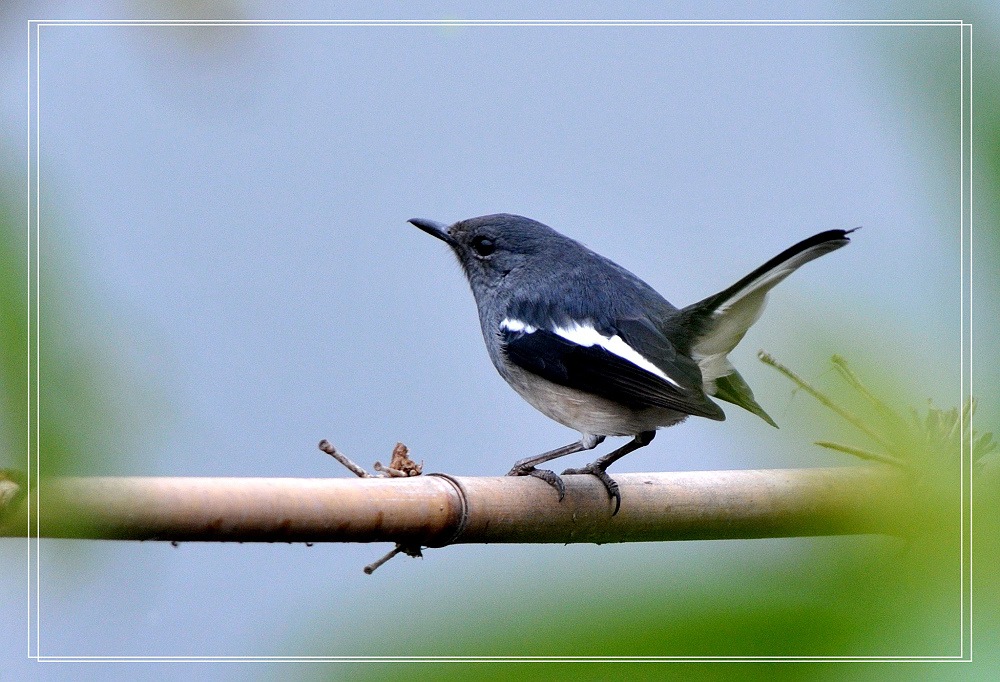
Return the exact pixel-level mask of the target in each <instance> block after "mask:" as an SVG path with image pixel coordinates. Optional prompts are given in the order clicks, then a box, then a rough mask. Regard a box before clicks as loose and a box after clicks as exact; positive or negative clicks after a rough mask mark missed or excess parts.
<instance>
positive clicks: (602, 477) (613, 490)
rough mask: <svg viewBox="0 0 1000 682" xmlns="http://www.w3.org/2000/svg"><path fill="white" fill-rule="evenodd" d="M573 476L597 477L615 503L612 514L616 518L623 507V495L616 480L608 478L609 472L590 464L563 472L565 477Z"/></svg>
mask: <svg viewBox="0 0 1000 682" xmlns="http://www.w3.org/2000/svg"><path fill="white" fill-rule="evenodd" d="M572 474H590V475H591V476H596V477H597V480H598V481H600V482H601V483H602V484H603V485H604V488H605V490H607V491H608V496H609V497H610V498H611V499H612V500H614V501H615V510H614V511H613V512H611V515H612V516H614V515H615V514H617V513H618V510H619V509H621V506H622V494H621V491H620V490H619V489H618V484H617V483H615V481H614V479H613V478H611V477H610V476H608V472H607V471H605V470H604V469H602V468H601V467H599V466H597V465H595V464H593V463H592V464H588V465H587V466H584V467H580V468H579V469H567V470H566V471H564V472H562V475H563V476H570V475H572Z"/></svg>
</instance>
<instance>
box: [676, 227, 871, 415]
mask: <svg viewBox="0 0 1000 682" xmlns="http://www.w3.org/2000/svg"><path fill="white" fill-rule="evenodd" d="M855 229H858V228H855ZM851 232H854V230H828V231H826V232H820V233H819V234H816V235H813V236H812V237H809V238H808V239H804V240H802V241H801V242H799V243H798V244H796V245H795V246H792V247H791V248H788V249H785V250H784V251H782V252H781V253H779V254H778V255H777V256H775V257H774V258H772V259H771V260H769V261H767V262H766V263H764V264H763V265H761V266H760V267H759V268H757V269H756V270H754V271H753V272H751V273H750V274H749V275H747V276H746V277H744V278H743V279H741V280H740V281H738V282H737V283H736V284H734V285H732V286H731V287H729V288H727V289H724V290H723V291H720V292H719V293H717V294H715V295H714V296H709V297H708V298H706V299H704V300H702V301H699V302H697V303H694V304H692V305H689V306H687V307H686V308H683V309H682V310H681V311H680V312H679V316H678V317H679V319H680V322H681V324H680V325H679V326H678V328H677V331H676V333H675V334H674V335H672V336H675V337H676V336H677V335H678V334H683V335H684V336H685V337H686V338H684V339H675V340H676V341H682V342H683V345H684V346H685V350H686V351H687V352H688V353H690V354H691V357H693V358H694V360H695V361H696V362H697V363H698V366H699V367H700V368H701V375H702V384H703V388H704V390H705V393H707V394H708V395H711V396H714V397H716V398H719V399H721V400H725V401H727V402H730V403H733V404H734V405H739V406H740V407H742V408H744V409H746V410H749V411H750V412H753V413H754V414H756V415H758V416H759V417H761V418H762V419H763V420H764V421H766V422H767V423H769V424H770V425H771V426H777V424H775V423H774V420H773V419H771V417H770V416H768V414H767V413H766V412H765V411H764V409H763V408H762V407H761V406H760V405H758V404H757V402H756V401H755V400H754V398H753V392H752V391H751V390H750V387H749V386H747V384H746V382H745V381H744V380H743V377H741V376H740V374H739V372H737V371H736V368H735V367H733V365H732V363H730V362H729V359H728V357H727V356H728V355H729V352H730V351H732V350H733V348H735V347H736V344H738V343H739V342H740V340H741V339H742V338H743V336H744V335H745V334H746V333H747V330H748V329H750V326H751V325H752V324H753V323H754V322H756V321H757V318H759V317H760V314H761V312H763V310H764V304H765V303H766V301H767V292H768V291H770V290H771V289H772V288H773V287H774V286H775V285H776V284H778V282H780V281H781V280H783V279H785V278H786V277H788V276H789V275H790V274H792V273H793V272H795V271H796V270H797V269H799V268H800V267H801V266H803V265H805V264H806V263H808V262H809V261H811V260H813V259H815V258H819V257H820V256H823V255H825V254H828V253H830V252H831V251H836V250H837V249H839V248H840V247H842V246H845V245H847V244H848V243H850V241H851V240H850V239H848V237H847V235H849V234H850V233H851Z"/></svg>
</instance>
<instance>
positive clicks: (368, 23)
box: [37, 19, 963, 28]
mask: <svg viewBox="0 0 1000 682" xmlns="http://www.w3.org/2000/svg"><path fill="white" fill-rule="evenodd" d="M37 23H38V24H39V25H44V26H190V27H194V26H208V27H211V26H216V27H228V26H235V27H239V26H249V27H253V26H270V27H289V26H301V27H310V26H311V27H324V26H354V27H389V26H400V27H403V26H415V27H426V26H446V27H447V26H450V27H501V28H508V27H518V26H519V27H555V26H573V27H610V28H614V27H664V26H673V27H735V26H775V27H779V26H795V27H829V26H834V27H843V26H855V27H865V26H872V27H887V26H897V27H922V26H963V24H962V23H961V22H960V20H946V21H936V20H934V21H931V20H928V21H862V20H858V21H819V20H809V21H800V22H791V21H751V20H748V21H740V22H730V21H608V22H590V21H587V22H584V21H579V22H573V21H488V20H447V19H434V20H429V19H427V20H425V19H416V20H410V21H403V20H393V21H378V20H356V21H355V20H350V21H348V20H345V21H326V20H324V21H277V22H262V21H248V20H240V21H225V20H197V21H196V20H162V21H159V20H120V21H99V20H92V21H84V20H45V21H39V22H37Z"/></svg>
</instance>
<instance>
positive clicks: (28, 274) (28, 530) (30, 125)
mask: <svg viewBox="0 0 1000 682" xmlns="http://www.w3.org/2000/svg"><path fill="white" fill-rule="evenodd" d="M33 126H34V119H33V118H32V116H31V25H30V24H29V25H28V225H27V237H28V239H27V244H28V254H27V255H28V262H27V270H26V282H25V284H26V285H27V286H26V287H25V288H26V289H27V294H28V301H27V313H28V319H27V320H26V322H27V324H28V333H27V351H28V353H27V355H28V373H27V375H26V378H27V382H25V383H26V384H27V387H26V388H27V391H26V393H27V398H28V423H27V427H28V433H27V437H26V438H25V442H26V444H27V446H28V450H27V452H26V453H25V455H26V456H27V459H28V467H27V469H28V493H27V497H26V498H25V504H27V509H28V514H27V517H28V518H27V528H25V533H24V537H25V540H26V541H27V543H28V567H27V568H28V572H27V575H28V599H27V607H28V656H29V657H30V656H31V655H32V650H31V624H32V621H33V620H34V615H35V612H34V610H33V609H32V608H31V556H32V554H31V503H32V501H33V500H34V496H33V495H32V494H31V481H32V476H31V474H32V466H31V226H32V217H33V216H32V210H31V208H32V203H31V190H32V186H33V185H34V183H33V182H32V181H31V151H32V145H31V138H32V134H33V133H34V129H33Z"/></svg>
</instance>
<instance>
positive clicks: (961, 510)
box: [958, 26, 965, 657]
mask: <svg viewBox="0 0 1000 682" xmlns="http://www.w3.org/2000/svg"><path fill="white" fill-rule="evenodd" d="M959 45H960V50H959V59H958V119H959V120H958V196H959V201H958V235H959V240H958V241H959V245H958V257H959V264H958V273H959V276H958V290H959V294H958V300H959V306H958V311H959V312H958V317H959V332H958V340H959V349H958V362H959V365H958V374H959V379H958V390H959V400H958V405H959V415H960V416H959V419H961V409H962V406H963V405H964V404H965V26H961V27H960V28H959ZM963 421H964V420H963ZM964 436H965V434H964V433H963V428H962V425H961V424H959V444H958V460H959V464H958V467H959V489H960V490H961V492H962V497H963V498H964V497H965V452H964V448H963V441H964ZM958 529H959V534H958V546H959V559H958V566H959V580H960V581H961V585H962V589H961V590H959V609H958V613H959V619H960V621H959V623H960V624H959V630H960V634H961V643H960V644H959V651H960V652H961V654H962V656H963V657H964V656H965V504H960V505H958Z"/></svg>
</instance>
